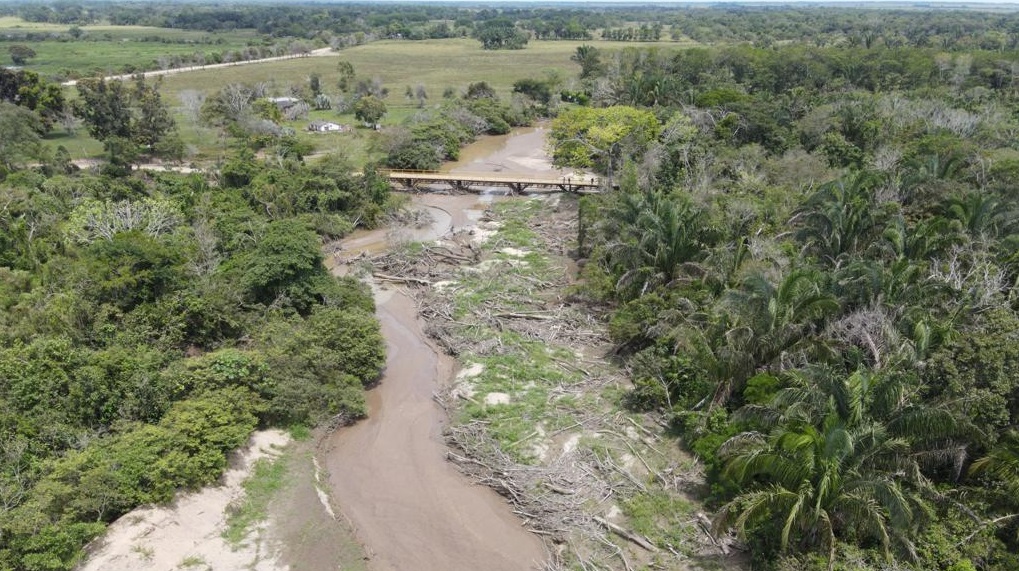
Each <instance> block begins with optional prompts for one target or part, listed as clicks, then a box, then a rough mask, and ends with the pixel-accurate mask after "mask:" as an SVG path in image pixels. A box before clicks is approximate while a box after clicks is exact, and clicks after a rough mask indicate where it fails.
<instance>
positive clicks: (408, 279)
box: [372, 273, 432, 286]
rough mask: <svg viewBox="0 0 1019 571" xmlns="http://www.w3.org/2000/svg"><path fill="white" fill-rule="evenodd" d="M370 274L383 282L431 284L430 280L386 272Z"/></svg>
mask: <svg viewBox="0 0 1019 571" xmlns="http://www.w3.org/2000/svg"><path fill="white" fill-rule="evenodd" d="M372 275H373V276H375V279H378V280H382V281H384V282H394V283H400V284H414V285H422V286H430V285H432V282H430V281H428V280H423V279H421V278H411V277H400V276H390V275H388V274H378V273H376V274H372Z"/></svg>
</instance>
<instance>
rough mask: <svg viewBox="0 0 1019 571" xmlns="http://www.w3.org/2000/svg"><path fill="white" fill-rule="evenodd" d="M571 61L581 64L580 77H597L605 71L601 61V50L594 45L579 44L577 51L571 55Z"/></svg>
mask: <svg viewBox="0 0 1019 571" xmlns="http://www.w3.org/2000/svg"><path fill="white" fill-rule="evenodd" d="M570 61H574V62H577V63H579V64H580V79H588V78H590V77H596V76H598V75H601V73H602V72H603V71H604V66H603V65H602V62H601V52H599V51H598V48H596V47H594V46H589V45H586V44H585V45H582V46H577V51H576V52H574V53H573V55H572V56H570Z"/></svg>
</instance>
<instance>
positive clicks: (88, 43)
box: [0, 16, 259, 79]
mask: <svg viewBox="0 0 1019 571" xmlns="http://www.w3.org/2000/svg"><path fill="white" fill-rule="evenodd" d="M69 29H70V26H66V25H60V24H49V23H37V22H26V21H24V20H21V19H20V18H16V17H11V16H8V17H3V18H0V65H4V64H9V63H10V59H9V56H8V53H7V48H8V47H9V46H11V45H13V44H16V43H20V44H25V45H27V46H29V47H30V48H32V49H33V50H35V52H36V57H34V58H32V59H30V60H29V61H28V64H27V65H26V66H25V68H26V69H30V70H32V71H36V72H39V73H41V74H43V75H44V76H47V77H49V78H55V79H63V78H65V77H68V76H72V75H77V76H93V75H115V74H120V73H123V72H124V71H125V70H130V69H131V68H146V69H151V68H152V67H153V65H154V63H155V62H156V60H157V59H158V58H160V57H162V56H175V55H180V56H184V55H190V54H193V53H195V52H203V53H210V52H216V51H223V50H227V49H237V48H241V47H244V46H246V45H248V44H249V43H251V42H252V41H256V40H258V39H259V36H258V34H257V33H256V32H255V31H254V30H241V31H233V32H222V33H208V32H201V31H192V30H174V29H170V28H153V27H148V26H111V25H98V26H81V30H82V31H83V32H84V34H83V35H82V37H81V38H80V39H78V40H72V39H71V38H70V37H69V36H68V35H67V31H68V30H69ZM26 33H34V34H39V33H48V34H51V37H48V38H47V39H44V40H26V39H23V36H24V34H26ZM157 38H158V41H157Z"/></svg>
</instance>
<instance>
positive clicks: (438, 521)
mask: <svg viewBox="0 0 1019 571" xmlns="http://www.w3.org/2000/svg"><path fill="white" fill-rule="evenodd" d="M534 132H535V131H534V130H530V131H529V132H528V133H524V134H523V136H524V137H525V141H526V140H531V142H529V143H527V142H525V143H517V142H516V140H515V139H514V138H513V137H506V138H504V139H505V140H503V141H502V142H500V143H498V144H496V143H494V142H491V141H489V140H485V141H483V142H482V143H479V144H481V145H485V146H486V147H489V148H486V150H484V151H478V150H476V148H475V147H471V148H469V149H466V150H465V151H466V152H465V155H464V157H465V159H466V160H470V161H471V164H474V161H476V160H482V159H480V158H478V159H474V158H469V157H480V156H481V155H484V154H485V153H488V155H487V156H494V157H505V159H504V158H497V159H496V160H500V161H502V160H509V156H508V155H506V154H504V155H500V154H499V153H500V150H501V149H514V148H517V149H519V148H521V147H520V145H524V146H523V147H522V148H525V149H530V148H531V145H532V144H533V137H534V135H533V133H534ZM492 146H497V147H498V149H497V150H495V151H492V150H491V148H490V147H492ZM501 152H503V153H507V152H510V151H506V150H503V151H501ZM491 200H492V197H478V196H472V195H460V196H448V195H432V194H423V195H415V196H414V197H413V201H414V204H415V205H416V206H418V207H420V208H424V209H427V210H428V211H429V212H430V213H431V214H432V217H433V223H432V224H431V225H428V226H426V227H424V228H421V229H416V230H411V231H409V232H410V236H407V237H410V238H412V239H415V240H430V239H434V238H437V237H439V236H441V235H443V234H445V233H446V232H448V231H449V230H450V229H451V228H452V227H455V228H457V229H459V228H463V227H469V226H471V225H473V224H474V223H475V222H476V221H477V220H478V219H479V218H480V217H481V215H482V213H483V211H484V209H485V208H486V207H487V203H488V202H491ZM393 242H394V235H393V234H392V233H391V232H387V231H380V230H376V231H371V232H363V233H357V234H355V235H354V236H352V237H351V238H350V239H348V240H345V241H344V244H343V249H342V250H341V252H340V257H347V256H352V255H356V254H357V253H359V252H378V251H381V250H383V249H385V248H387V247H389V246H390V245H391V244H392V243H393ZM334 271H337V272H342V271H343V266H340V267H338V268H336V269H335V270H334ZM375 300H376V306H377V311H376V313H377V315H378V318H379V321H380V323H381V325H382V333H383V335H384V337H385V339H386V349H387V359H386V370H385V374H384V375H383V378H382V382H381V383H380V384H379V386H378V387H377V388H375V389H373V390H371V391H370V392H369V393H368V414H369V416H368V418H367V419H366V420H364V421H362V422H360V423H358V424H356V425H354V426H351V427H348V428H344V429H342V430H339V431H337V432H335V433H334V434H333V435H332V436H331V437H330V438H328V439H326V440H325V441H324V442H323V444H322V448H321V449H320V450H319V456H320V457H321V458H323V459H324V460H323V463H324V464H325V468H326V470H327V471H328V473H329V483H330V486H331V489H332V493H333V497H334V498H335V501H336V504H337V505H338V506H339V508H340V510H341V511H342V512H343V514H344V515H345V516H346V517H347V519H348V520H349V521H350V522H351V524H352V525H353V527H354V528H355V530H356V533H357V536H358V539H359V540H360V541H361V542H363V543H364V545H365V548H366V550H367V552H368V553H369V555H370V557H371V559H370V562H369V564H370V568H371V569H374V570H377V571H482V570H484V571H525V570H529V569H535V568H536V567H538V566H539V564H540V562H541V561H543V560H545V559H546V558H547V553H546V550H545V547H544V545H543V543H542V542H541V541H540V540H539V539H538V538H537V536H535V535H533V534H531V533H528V532H527V531H525V530H524V529H523V527H522V526H521V522H520V520H519V519H517V518H516V517H515V516H514V515H513V513H512V511H511V509H510V507H509V505H508V504H507V503H506V501H505V500H504V499H503V498H501V497H500V496H499V495H498V494H496V493H495V492H494V491H492V490H491V489H489V488H486V487H483V486H478V485H475V484H473V483H472V482H471V481H469V480H468V479H467V478H465V477H464V476H463V475H462V474H461V473H460V472H459V471H458V470H457V469H456V468H455V467H454V466H453V465H452V464H450V463H449V462H448V461H446V445H445V443H444V441H443V439H442V434H441V432H442V427H443V425H444V423H445V422H446V421H447V419H446V417H445V414H444V413H443V412H442V410H441V409H440V408H439V407H438V406H437V405H436V404H435V403H434V401H432V394H433V393H434V392H435V391H436V390H437V389H438V388H439V387H440V386H441V384H443V383H446V382H448V381H449V379H451V378H452V375H453V372H454V370H455V367H456V363H455V362H454V361H453V360H452V359H450V358H448V357H446V356H444V355H440V354H439V353H438V352H437V351H436V349H435V347H434V346H432V345H431V344H430V343H429V341H428V339H427V337H426V336H425V334H424V332H423V331H422V323H421V321H420V320H419V319H418V316H417V308H416V307H415V305H414V302H413V300H412V299H411V298H410V297H408V296H407V295H405V294H404V293H403V291H402V290H401V289H399V288H396V289H384V288H381V287H377V288H376V289H375Z"/></svg>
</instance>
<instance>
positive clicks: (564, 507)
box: [348, 196, 732, 570]
mask: <svg viewBox="0 0 1019 571" xmlns="http://www.w3.org/2000/svg"><path fill="white" fill-rule="evenodd" d="M574 202H575V200H574V199H573V198H572V197H566V196H564V197H560V196H551V197H546V198H541V199H538V198H531V199H514V200H512V201H508V202H504V203H500V204H499V205H497V206H496V207H495V209H494V210H490V211H489V212H487V213H486V216H485V217H484V218H483V219H482V220H481V221H480V223H479V225H478V227H477V228H476V229H474V230H470V231H461V232H458V233H456V234H455V235H453V236H452V237H450V238H449V239H445V240H441V241H439V242H436V243H434V244H428V245H419V244H409V245H406V246H405V247H403V248H397V249H394V251H392V252H389V253H386V254H381V255H377V256H374V257H369V256H361V257H360V258H358V259H357V260H348V262H360V263H362V264H365V265H366V266H367V267H370V269H371V271H372V273H373V274H374V276H375V278H376V279H378V280H382V281H387V282H399V283H402V284H406V285H407V286H411V287H412V289H413V291H415V292H416V296H417V299H418V307H419V310H420V312H421V315H422V316H423V317H424V318H425V319H426V322H427V329H426V331H427V332H428V334H429V335H431V336H432V337H433V339H434V340H435V341H436V342H437V343H438V344H439V346H440V347H442V348H443V349H444V350H445V351H447V352H448V353H450V354H451V355H455V356H456V357H457V358H458V359H459V361H460V363H461V365H462V370H461V372H460V374H459V375H458V377H457V380H456V382H455V383H453V384H451V385H450V386H447V387H445V388H444V390H442V391H441V392H440V393H437V394H436V395H435V400H436V401H437V402H439V404H440V405H441V406H443V407H444V408H445V409H446V410H447V412H448V413H449V415H450V417H451V418H452V419H453V421H454V422H453V423H452V426H451V427H450V428H449V429H448V431H447V434H446V436H447V440H448V443H449V445H450V451H449V453H448V458H449V460H450V461H452V462H454V463H455V464H456V465H457V466H458V467H459V468H460V469H461V470H462V471H463V472H464V473H465V474H467V475H469V476H470V477H472V478H473V479H474V480H476V481H477V482H479V483H482V484H485V485H487V486H490V487H492V488H493V489H495V490H496V491H497V492H499V493H500V494H502V495H503V496H505V497H506V498H507V500H508V501H509V502H510V503H511V504H512V506H513V510H514V513H516V514H517V515H518V516H520V518H521V519H522V520H523V524H524V525H525V526H526V527H527V529H529V530H530V531H532V532H533V533H536V534H539V535H540V536H542V537H543V538H545V539H546V540H548V541H549V542H551V544H552V545H553V546H554V550H553V552H554V553H555V554H556V558H555V559H554V560H552V561H550V562H549V563H548V564H547V568H548V569H566V568H580V569H585V570H588V569H591V570H593V569H605V568H613V569H636V568H640V567H644V566H651V567H652V568H657V569H690V568H711V567H713V566H715V565H719V564H720V563H719V561H720V560H721V557H720V556H722V555H723V552H725V553H728V552H729V551H730V546H731V545H732V540H731V539H730V538H722V539H721V540H718V539H716V538H714V537H713V536H712V535H711V534H710V533H709V532H708V527H709V524H708V522H707V517H706V516H705V515H704V514H703V513H701V511H700V507H699V504H698V502H697V500H696V497H697V495H698V494H699V492H700V490H699V486H701V485H702V482H703V480H702V475H701V474H700V469H699V466H698V465H697V463H696V462H695V461H694V460H692V459H691V458H690V457H688V456H686V455H685V454H684V453H682V452H681V451H680V450H679V448H678V446H677V444H676V443H675V442H674V441H672V440H667V439H662V438H661V437H660V436H659V435H660V434H661V425H662V424H663V421H662V419H661V418H658V417H657V416H655V415H639V414H632V413H629V412H626V411H625V410H623V409H622V407H621V406H620V399H621V396H622V394H623V392H624V391H625V390H626V388H627V387H628V381H627V380H626V378H625V375H624V374H623V372H622V371H621V370H620V369H619V368H618V367H617V366H615V365H614V364H613V363H611V362H610V360H609V359H608V358H607V356H606V353H607V351H608V343H607V339H606V336H605V332H604V324H603V323H601V322H600V321H599V320H598V319H597V318H594V317H592V316H591V314H590V311H589V308H586V307H580V306H578V305H576V304H575V303H573V301H572V300H571V298H570V297H569V295H568V289H569V286H570V285H571V282H572V278H571V276H570V275H569V273H570V271H569V270H568V269H567V268H569V266H570V263H569V261H568V258H566V254H567V253H568V251H569V249H570V248H571V246H572V240H573V236H575V234H576V204H575V203H574ZM726 564H729V565H731V564H732V560H731V559H726Z"/></svg>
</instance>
